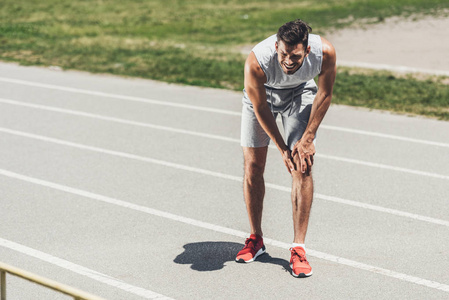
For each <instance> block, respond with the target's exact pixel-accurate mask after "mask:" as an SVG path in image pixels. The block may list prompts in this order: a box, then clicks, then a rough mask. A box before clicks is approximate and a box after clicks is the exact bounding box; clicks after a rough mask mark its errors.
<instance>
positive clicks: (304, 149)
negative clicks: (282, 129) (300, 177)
mask: <svg viewBox="0 0 449 300" xmlns="http://www.w3.org/2000/svg"><path fill="white" fill-rule="evenodd" d="M296 154H298V155H299V159H300V162H301V172H302V173H305V172H306V171H308V173H310V171H312V165H313V156H314V155H315V145H314V144H313V142H307V141H306V140H303V139H301V140H299V141H298V142H297V143H296V144H295V146H294V147H293V151H292V157H294V156H295V155H296Z"/></svg>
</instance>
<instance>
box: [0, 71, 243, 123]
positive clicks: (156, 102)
mask: <svg viewBox="0 0 449 300" xmlns="http://www.w3.org/2000/svg"><path fill="white" fill-rule="evenodd" d="M0 81H4V82H9V83H17V84H22V85H28V86H35V87H40V88H47V89H52V90H59V91H64V92H71V93H79V94H85V95H91V96H100V97H107V98H114V99H120V100H127V101H133V102H141V103H147V104H154V105H163V106H172V107H179V108H184V109H192V110H200V111H207V112H213V113H220V114H226V115H232V116H240V115H241V113H240V112H234V111H230V110H223V109H217V108H211V107H203V106H195V105H188V104H182V103H174V102H168V101H160V100H154V99H148V98H143V97H134V96H126V95H117V94H110V93H103V92H97V91H91V90H84V89H77V88H71V87H65V86H60V85H54V84H44V83H38V82H32V81H25V80H19V79H10V78H4V77H0Z"/></svg>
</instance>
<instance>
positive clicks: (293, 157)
mask: <svg viewBox="0 0 449 300" xmlns="http://www.w3.org/2000/svg"><path fill="white" fill-rule="evenodd" d="M311 31H312V29H311V28H310V26H309V25H307V23H305V22H304V21H301V20H295V21H292V22H289V23H286V24H284V25H283V26H281V27H280V28H279V31H278V33H277V34H276V35H273V36H271V37H269V38H267V39H266V40H264V41H262V42H261V43H259V44H258V45H256V46H255V47H254V48H253V50H252V52H251V53H250V54H249V56H248V58H247V60H246V63H245V82H244V86H245V89H244V90H243V93H244V96H243V101H242V102H243V110H242V128H241V130H242V132H241V145H242V147H243V156H244V163H245V176H244V182H243V194H244V197H245V203H246V208H247V212H248V218H249V223H250V227H251V236H250V237H249V238H248V239H247V240H246V242H245V246H244V248H243V249H242V250H241V251H240V252H239V253H238V254H237V257H236V261H237V262H243V263H248V262H252V261H254V260H255V259H256V258H257V257H258V256H259V255H261V254H263V253H265V246H264V243H263V237H262V236H263V234H262V227H261V222H262V207H263V198H264V194H265V185H264V178H263V173H264V168H265V162H266V157H267V150H268V144H269V141H270V139H271V140H272V141H273V142H274V143H275V145H276V146H277V148H278V149H279V151H280V153H281V155H282V159H283V161H284V164H285V166H286V167H287V171H288V172H289V173H290V174H291V176H292V194H291V198H292V206H293V229H294V238H293V245H292V247H291V248H290V252H291V258H290V267H291V268H292V275H293V276H295V277H308V276H310V275H312V268H311V267H310V265H309V263H308V261H307V258H306V248H305V245H304V240H305V236H306V232H307V226H308V222H309V214H310V209H311V206H312V197H313V180H312V165H313V160H314V159H313V156H314V154H315V145H314V140H315V137H316V132H317V130H318V127H319V125H320V124H321V121H322V120H323V118H324V115H325V114H326V112H327V109H328V108H329V106H330V103H331V99H332V90H333V85H334V81H335V76H336V64H335V63H336V55H335V49H334V47H333V46H332V45H331V43H329V42H328V41H327V40H326V39H324V38H322V37H320V36H318V35H314V34H309V33H310V32H311ZM316 75H319V77H318V87H317V86H316V84H315V81H314V80H313V78H314V77H315V76H316ZM278 114H280V115H281V117H282V123H283V127H284V133H285V134H284V135H285V141H284V139H283V138H282V136H281V133H280V132H279V129H278V127H277V125H276V117H277V115H278Z"/></svg>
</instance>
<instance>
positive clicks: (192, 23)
mask: <svg viewBox="0 0 449 300" xmlns="http://www.w3.org/2000/svg"><path fill="white" fill-rule="evenodd" d="M447 8H449V2H448V1H447V0H396V1H387V0H338V1H337V0H322V1H308V0H306V1H297V0H286V1H282V2H273V1H270V0H264V1H262V0H258V1H254V0H253V1H238V0H207V1H203V0H189V1H187V0H165V1H156V0H130V1H119V0H77V1H68V0H40V1H38V0H2V5H1V6H0V59H1V60H4V61H14V62H19V63H21V64H25V65H44V66H50V65H53V66H59V67H62V68H63V69H78V70H85V71H89V72H97V73H112V74H117V75H125V76H138V77H142V78H150V79H156V80H162V81H167V82H175V83H183V84H190V85H199V86H207V87H216V88H226V89H233V90H240V89H242V84H243V63H244V59H245V57H244V56H243V55H242V54H241V48H242V46H245V45H251V44H255V43H257V42H259V41H260V40H262V39H263V38H265V37H267V36H268V35H270V34H272V33H274V32H276V30H277V28H278V27H279V26H280V25H281V24H283V23H285V22H287V21H290V20H292V19H295V18H298V17H301V18H302V19H304V20H307V21H308V22H309V23H310V24H311V25H312V27H314V32H316V33H325V31H326V30H329V29H333V28H339V27H344V26H348V25H351V24H353V23H354V22H360V20H365V21H366V20H368V21H369V22H378V21H382V20H383V19H385V18H387V17H390V16H394V15H402V16H408V15H414V14H416V13H421V14H422V13H428V14H442V13H444V11H445V9H447ZM393 78H394V79H393ZM400 94H404V95H407V97H406V98H407V99H405V98H401V96H400ZM404 97H405V96H404ZM390 98H391V99H390ZM334 99H335V100H334V103H344V104H349V105H357V106H367V107H371V108H379V109H389V110H394V111H397V112H406V113H413V114H425V115H429V116H432V117H437V118H440V119H444V120H447V119H448V116H447V109H448V106H449V104H448V103H447V102H448V99H449V97H447V86H446V87H445V85H444V84H443V83H442V81H441V80H440V82H438V81H435V80H430V81H429V82H427V81H422V80H414V79H412V78H399V77H395V76H394V75H385V74H382V73H372V74H365V73H358V74H355V73H354V72H352V73H351V72H350V71H348V70H342V71H339V74H338V79H337V83H336V86H335V98H334ZM419 103H421V104H422V105H419Z"/></svg>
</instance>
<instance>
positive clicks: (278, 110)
mask: <svg viewBox="0 0 449 300" xmlns="http://www.w3.org/2000/svg"><path fill="white" fill-rule="evenodd" d="M265 89H266V92H267V102H268V106H269V107H270V109H271V111H272V112H273V116H274V118H275V119H276V118H277V115H278V114H280V115H281V117H282V125H283V127H284V136H285V139H286V140H285V143H286V144H287V146H288V147H289V148H290V150H292V149H293V146H294V145H295V144H296V142H297V141H299V140H300V139H301V137H302V135H303V133H304V130H305V129H306V127H307V124H308V122H309V116H310V112H311V110H312V103H313V100H314V99H315V95H316V93H317V86H316V84H315V82H314V81H313V80H310V81H308V82H307V83H305V84H302V85H300V86H298V87H296V88H293V89H282V90H281V89H271V88H268V87H266V88H265ZM242 102H243V108H242V126H241V145H242V147H253V148H257V147H266V146H268V144H269V143H270V138H269V136H268V135H267V134H266V132H265V131H264V130H263V128H262V126H260V124H259V121H258V120H257V118H256V115H255V113H254V110H253V105H252V103H251V101H250V100H249V98H248V95H247V93H246V91H245V90H243V99H242Z"/></svg>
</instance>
